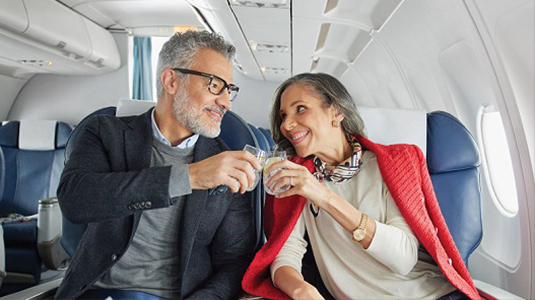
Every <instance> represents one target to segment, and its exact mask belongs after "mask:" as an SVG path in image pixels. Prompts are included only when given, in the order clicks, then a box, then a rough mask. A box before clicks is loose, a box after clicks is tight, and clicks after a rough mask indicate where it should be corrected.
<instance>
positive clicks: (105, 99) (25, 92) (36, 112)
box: [8, 33, 129, 125]
mask: <svg viewBox="0 0 535 300" xmlns="http://www.w3.org/2000/svg"><path fill="white" fill-rule="evenodd" d="M113 36H114V39H115V41H116V43H117V48H118V49H119V53H120V55H121V67H120V68H119V69H118V70H117V71H114V72H112V73H108V74H105V75H100V76H64V75H48V74H44V75H36V76H34V77H33V78H32V79H30V80H29V81H28V83H27V84H26V85H25V86H24V87H23V89H22V90H21V92H20V93H19V95H18V96H17V98H16V99H15V102H14V103H13V106H12V108H11V111H10V112H9V115H8V119H9V120H20V119H53V120H60V121H64V122H66V123H69V124H72V125H75V124H77V123H78V122H79V121H81V120H82V119H83V118H84V117H85V116H86V115H88V114H89V113H91V112H93V111H95V110H97V109H99V108H102V107H106V106H116V105H117V102H118V101H119V99H120V98H128V97H129V93H128V63H127V60H128V39H127V34H126V33H114V34H113Z"/></svg>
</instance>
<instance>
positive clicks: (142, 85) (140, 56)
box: [132, 36, 152, 100]
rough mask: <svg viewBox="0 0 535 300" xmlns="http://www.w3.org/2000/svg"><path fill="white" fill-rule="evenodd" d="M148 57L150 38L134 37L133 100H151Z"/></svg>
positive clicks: (150, 68)
mask: <svg viewBox="0 0 535 300" xmlns="http://www.w3.org/2000/svg"><path fill="white" fill-rule="evenodd" d="M150 56H151V43H150V37H139V36H136V37H134V78H133V81H134V82H133V84H132V87H133V90H132V98H133V99H139V100H152V67H151V62H150Z"/></svg>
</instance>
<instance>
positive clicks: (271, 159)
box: [263, 150, 290, 195]
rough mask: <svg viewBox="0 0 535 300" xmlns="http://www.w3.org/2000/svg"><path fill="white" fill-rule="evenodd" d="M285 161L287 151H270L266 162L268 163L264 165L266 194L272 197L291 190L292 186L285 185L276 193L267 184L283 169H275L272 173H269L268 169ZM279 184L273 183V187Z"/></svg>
mask: <svg viewBox="0 0 535 300" xmlns="http://www.w3.org/2000/svg"><path fill="white" fill-rule="evenodd" d="M283 160H286V151H277V150H275V151H270V152H269V153H268V157H267V160H266V163H265V164H264V172H263V175H264V187H265V189H266V192H267V193H268V194H270V195H276V194H279V193H282V192H286V191H287V190H289V189H290V185H289V184H286V185H283V186H282V187H280V188H279V189H277V190H276V191H274V190H272V189H271V187H270V186H268V185H267V184H266V182H268V180H269V179H270V178H271V177H272V176H273V175H275V174H276V173H277V172H279V171H280V170H282V169H275V170H273V171H271V172H269V173H268V172H267V171H266V170H267V168H269V166H271V165H272V164H273V163H276V162H279V161H283ZM276 183H277V182H275V183H273V186H274V185H275V184H276Z"/></svg>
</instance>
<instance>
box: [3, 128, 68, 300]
mask: <svg viewBox="0 0 535 300" xmlns="http://www.w3.org/2000/svg"><path fill="white" fill-rule="evenodd" d="M71 131H72V127H71V126H70V125H68V124H66V123H63V122H57V121H50V120H23V121H10V122H8V123H6V124H4V125H3V126H1V127H0V157H2V159H0V216H7V215H9V214H14V213H16V214H21V215H24V216H28V215H34V214H37V212H38V207H39V200H41V199H46V198H50V197H55V196H56V191H57V188H58V184H59V178H60V176H61V172H62V170H63V166H64V152H65V145H66V143H67V138H68V136H69V134H70V133H71ZM3 229H4V242H5V260H6V272H8V276H9V273H21V274H25V275H31V276H32V277H33V284H37V283H38V282H39V280H40V277H41V271H42V266H41V259H40V257H39V253H38V251H37V221H35V220H33V221H28V222H15V223H5V224H3ZM29 284H31V283H29ZM14 286H15V285H8V284H4V285H3V286H2V291H1V294H6V293H8V292H6V291H7V290H9V291H10V292H12V291H16V290H17V289H18V288H23V287H24V285H20V284H16V286H17V287H14Z"/></svg>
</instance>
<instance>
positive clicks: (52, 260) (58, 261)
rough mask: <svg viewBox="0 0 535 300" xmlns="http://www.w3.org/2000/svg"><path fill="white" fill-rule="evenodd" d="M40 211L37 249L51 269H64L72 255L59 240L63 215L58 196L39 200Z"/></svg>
mask: <svg viewBox="0 0 535 300" xmlns="http://www.w3.org/2000/svg"><path fill="white" fill-rule="evenodd" d="M38 213H39V217H38V219H37V250H38V251H39V256H40V257H41V259H42V261H43V263H44V264H45V266H47V267H48V268H49V269H52V270H58V269H64V268H66V267H67V266H68V265H69V261H70V257H69V255H68V254H67V252H65V250H64V249H63V247H62V246H61V243H60V242H59V237H60V234H61V220H62V217H61V210H60V208H59V202H58V198H48V199H42V200H39V212H38Z"/></svg>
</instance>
